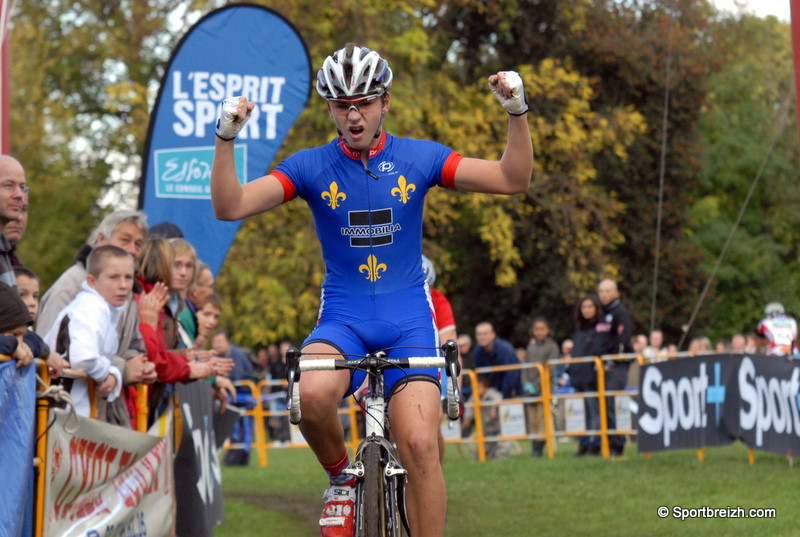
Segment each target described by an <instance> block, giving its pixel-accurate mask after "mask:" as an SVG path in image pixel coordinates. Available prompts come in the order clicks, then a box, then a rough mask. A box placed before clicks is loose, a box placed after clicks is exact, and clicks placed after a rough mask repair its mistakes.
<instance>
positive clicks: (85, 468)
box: [43, 409, 175, 537]
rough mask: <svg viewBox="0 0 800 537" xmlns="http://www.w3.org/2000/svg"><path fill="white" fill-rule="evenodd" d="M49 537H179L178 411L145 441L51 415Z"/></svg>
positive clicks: (117, 430)
mask: <svg viewBox="0 0 800 537" xmlns="http://www.w3.org/2000/svg"><path fill="white" fill-rule="evenodd" d="M51 415H52V418H51V419H52V420H53V425H52V426H51V427H50V429H49V431H48V435H47V454H48V456H47V465H46V470H45V471H46V477H45V493H44V494H45V496H44V532H43V534H44V535H45V536H54V537H55V536H58V537H73V536H74V537H78V536H80V537H100V536H104V535H147V536H148V537H160V536H164V537H167V536H171V535H174V531H175V529H174V524H175V487H174V483H173V470H172V433H171V431H172V410H169V411H168V412H167V413H165V414H164V416H162V418H161V419H160V420H159V421H158V422H156V423H155V424H154V426H153V429H151V431H150V432H151V433H158V434H159V435H161V436H163V437H159V436H157V435H156V434H142V433H138V432H136V431H132V430H129V429H124V428H122V427H119V426H117V425H110V424H107V423H103V422H101V421H98V420H93V419H89V418H83V417H75V416H71V415H70V413H69V412H67V411H64V410H61V409H53V410H51Z"/></svg>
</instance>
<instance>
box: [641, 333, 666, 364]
mask: <svg viewBox="0 0 800 537" xmlns="http://www.w3.org/2000/svg"><path fill="white" fill-rule="evenodd" d="M642 354H643V355H644V357H645V358H646V359H647V361H648V362H650V363H657V362H663V361H664V360H666V359H667V349H666V347H664V333H663V332H662V331H661V330H659V329H657V328H656V329H655V330H653V331H651V332H650V344H649V345H648V346H647V347H646V348H645V349H644V352H643V353H642Z"/></svg>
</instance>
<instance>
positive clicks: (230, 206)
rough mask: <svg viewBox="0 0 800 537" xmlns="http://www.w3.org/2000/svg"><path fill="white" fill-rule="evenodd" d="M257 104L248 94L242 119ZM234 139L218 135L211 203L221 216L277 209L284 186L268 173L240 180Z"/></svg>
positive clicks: (239, 216)
mask: <svg viewBox="0 0 800 537" xmlns="http://www.w3.org/2000/svg"><path fill="white" fill-rule="evenodd" d="M254 106H255V105H254V104H253V103H251V102H247V101H246V100H245V98H244V97H242V98H241V99H240V100H239V108H238V111H239V120H240V121H244V119H245V116H246V115H247V111H248V110H252V108H253V107H254ZM233 145H234V140H229V141H225V140H222V139H221V138H219V137H217V143H216V150H215V151H214V163H213V165H212V167H211V204H212V205H213V207H214V215H215V216H216V217H217V218H219V219H220V220H241V219H242V218H245V217H247V216H252V215H254V214H258V213H262V212H265V211H269V210H271V209H274V208H275V207H277V206H278V205H280V204H281V202H282V201H283V187H282V186H281V184H280V182H279V181H278V180H277V179H276V178H275V177H274V176H272V175H265V176H264V177H260V178H258V179H256V180H255V181H251V182H249V183H247V184H245V185H241V184H240V183H239V178H238V176H237V175H236V164H235V161H234V156H233Z"/></svg>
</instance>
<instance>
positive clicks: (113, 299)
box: [45, 245, 133, 416]
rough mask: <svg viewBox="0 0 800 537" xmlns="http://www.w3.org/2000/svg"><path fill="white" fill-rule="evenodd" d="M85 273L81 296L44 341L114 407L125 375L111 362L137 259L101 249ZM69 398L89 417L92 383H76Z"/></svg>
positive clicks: (108, 247) (108, 248) (117, 250)
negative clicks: (85, 375)
mask: <svg viewBox="0 0 800 537" xmlns="http://www.w3.org/2000/svg"><path fill="white" fill-rule="evenodd" d="M86 269H87V274H86V280H85V281H84V282H83V284H82V287H81V291H80V292H79V293H78V294H77V295H76V296H75V298H74V299H73V300H72V302H70V303H69V305H67V307H66V308H64V309H63V310H61V312H59V314H58V316H57V317H56V322H55V323H53V326H52V327H51V328H50V330H49V331H48V332H47V334H46V335H45V341H46V342H47V343H48V344H49V345H50V346H51V347H52V348H55V349H58V351H59V352H60V353H61V354H62V355H65V356H66V357H67V358H68V361H69V363H70V367H71V368H72V369H78V370H81V371H84V372H86V374H87V375H88V376H89V378H91V379H92V380H94V381H95V382H96V383H97V384H96V387H95V394H96V395H97V397H99V398H102V399H107V400H108V401H109V402H112V401H114V400H115V399H116V398H118V397H119V396H120V394H121V390H122V373H121V372H120V370H119V369H118V368H117V367H115V366H114V365H112V363H111V360H112V359H113V358H114V356H115V355H116V353H117V348H118V346H119V338H118V336H117V328H116V327H117V321H118V320H119V318H120V315H122V312H123V309H124V306H125V301H126V299H127V298H128V296H129V295H130V293H131V289H132V288H133V257H131V255H130V254H129V253H128V252H126V251H125V250H123V249H122V248H119V247H117V246H111V245H105V246H98V247H97V248H95V249H94V250H92V253H91V254H89V258H88V259H87V262H86ZM70 396H71V397H72V400H73V403H74V407H75V410H76V412H77V413H78V414H79V415H81V416H89V415H90V412H91V407H90V399H89V389H88V382H87V381H86V380H84V379H75V381H74V382H73V383H72V387H71V389H70Z"/></svg>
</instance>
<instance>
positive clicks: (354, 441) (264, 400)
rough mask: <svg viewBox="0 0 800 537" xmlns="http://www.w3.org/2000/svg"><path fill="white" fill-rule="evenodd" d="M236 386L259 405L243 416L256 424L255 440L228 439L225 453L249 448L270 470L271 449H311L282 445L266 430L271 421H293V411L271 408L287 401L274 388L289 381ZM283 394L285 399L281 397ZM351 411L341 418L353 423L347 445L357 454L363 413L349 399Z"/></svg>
mask: <svg viewBox="0 0 800 537" xmlns="http://www.w3.org/2000/svg"><path fill="white" fill-rule="evenodd" d="M233 385H234V386H235V387H237V388H246V389H247V390H248V391H249V392H250V395H251V396H252V398H253V401H255V404H254V406H253V408H250V409H247V410H245V411H243V412H241V416H242V419H251V420H253V429H252V430H253V432H254V436H255V438H250V442H247V438H245V442H231V441H230V439H227V440H226V441H225V443H224V444H223V446H222V448H223V449H245V448H246V447H247V444H249V447H250V449H251V450H255V451H256V453H258V463H259V465H260V466H261V467H262V468H266V467H267V466H268V465H269V461H268V454H267V450H268V449H276V448H307V447H308V445H307V444H305V443H295V442H291V441H290V442H289V444H288V445H287V444H283V443H279V441H278V440H277V439H269V438H268V434H267V431H266V428H265V426H264V423H265V421H266V420H269V419H271V418H281V419H283V418H285V419H286V422H287V426H288V427H291V426H289V425H288V420H289V411H288V410H285V406H286V405H285V404H284V405H282V406H283V408H284V410H277V411H276V410H272V409H271V408H270V407H271V406H272V405H271V403H272V402H274V401H275V400H278V401H285V399H286V394H285V392H272V388H274V387H280V388H286V387H287V382H286V380H283V379H280V380H266V379H265V380H260V381H258V382H254V381H252V380H240V381H236V382H234V383H233ZM281 393H282V395H280V394H281ZM347 402H348V404H347V407H345V408H341V407H340V408H339V415H340V416H346V417H347V419H349V421H350V435H349V437H350V438H349V440H347V439H346V440H345V444H346V445H347V447H348V448H349V449H350V450H351V452H352V453H353V454H354V453H355V450H356V449H357V448H358V444H359V443H360V441H361V439H360V437H359V430H358V427H359V421H358V414H359V412H361V409H360V408H359V407H358V405H357V404H356V402H355V401H354V400H353V398H352V397H348V398H347Z"/></svg>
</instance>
